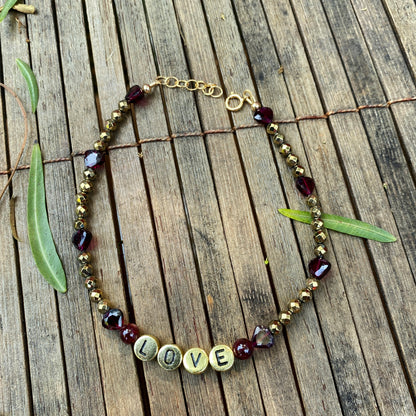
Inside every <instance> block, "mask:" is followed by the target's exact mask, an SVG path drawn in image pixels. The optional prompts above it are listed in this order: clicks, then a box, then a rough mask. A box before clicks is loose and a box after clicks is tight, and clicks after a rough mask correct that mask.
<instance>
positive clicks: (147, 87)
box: [142, 84, 152, 94]
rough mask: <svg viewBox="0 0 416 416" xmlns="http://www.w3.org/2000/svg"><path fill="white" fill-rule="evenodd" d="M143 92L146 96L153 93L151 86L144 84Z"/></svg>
mask: <svg viewBox="0 0 416 416" xmlns="http://www.w3.org/2000/svg"><path fill="white" fill-rule="evenodd" d="M142 91H143V92H144V93H145V94H150V93H151V91H152V87H151V86H150V85H149V84H144V85H143V87H142Z"/></svg>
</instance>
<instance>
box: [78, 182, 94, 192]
mask: <svg viewBox="0 0 416 416" xmlns="http://www.w3.org/2000/svg"><path fill="white" fill-rule="evenodd" d="M79 189H81V191H82V192H83V193H84V194H87V193H89V192H91V191H92V182H91V181H88V180H86V179H85V180H83V181H82V182H81V183H80V184H79Z"/></svg>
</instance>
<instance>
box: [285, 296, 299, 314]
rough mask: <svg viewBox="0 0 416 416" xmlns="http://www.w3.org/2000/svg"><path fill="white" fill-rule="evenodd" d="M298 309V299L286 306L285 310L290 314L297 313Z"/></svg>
mask: <svg viewBox="0 0 416 416" xmlns="http://www.w3.org/2000/svg"><path fill="white" fill-rule="evenodd" d="M300 308H301V303H300V301H299V300H298V299H292V300H291V301H290V302H289V303H288V305H287V309H288V311H289V312H290V313H298V312H299V311H300Z"/></svg>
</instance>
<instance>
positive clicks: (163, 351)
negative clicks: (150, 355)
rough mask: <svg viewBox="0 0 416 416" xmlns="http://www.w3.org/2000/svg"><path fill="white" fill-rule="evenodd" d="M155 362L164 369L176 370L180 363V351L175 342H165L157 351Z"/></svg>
mask: <svg viewBox="0 0 416 416" xmlns="http://www.w3.org/2000/svg"><path fill="white" fill-rule="evenodd" d="M157 362H158V363H159V365H160V366H161V367H162V368H164V369H165V370H168V371H172V370H176V369H177V368H178V367H179V366H180V365H181V363H182V351H181V349H180V348H179V347H178V346H177V345H176V344H166V345H164V346H163V347H161V348H160V350H159V352H158V353H157Z"/></svg>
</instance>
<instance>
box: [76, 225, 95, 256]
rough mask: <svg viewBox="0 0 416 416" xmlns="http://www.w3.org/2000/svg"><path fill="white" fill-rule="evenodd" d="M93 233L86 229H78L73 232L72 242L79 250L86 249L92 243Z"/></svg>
mask: <svg viewBox="0 0 416 416" xmlns="http://www.w3.org/2000/svg"><path fill="white" fill-rule="evenodd" d="M91 239H92V234H91V233H90V232H89V231H88V230H85V229H83V228H82V229H81V230H77V231H75V232H74V234H72V244H73V245H74V246H75V248H76V249H78V250H79V251H85V250H86V249H87V248H88V246H89V245H90V243H91Z"/></svg>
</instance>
